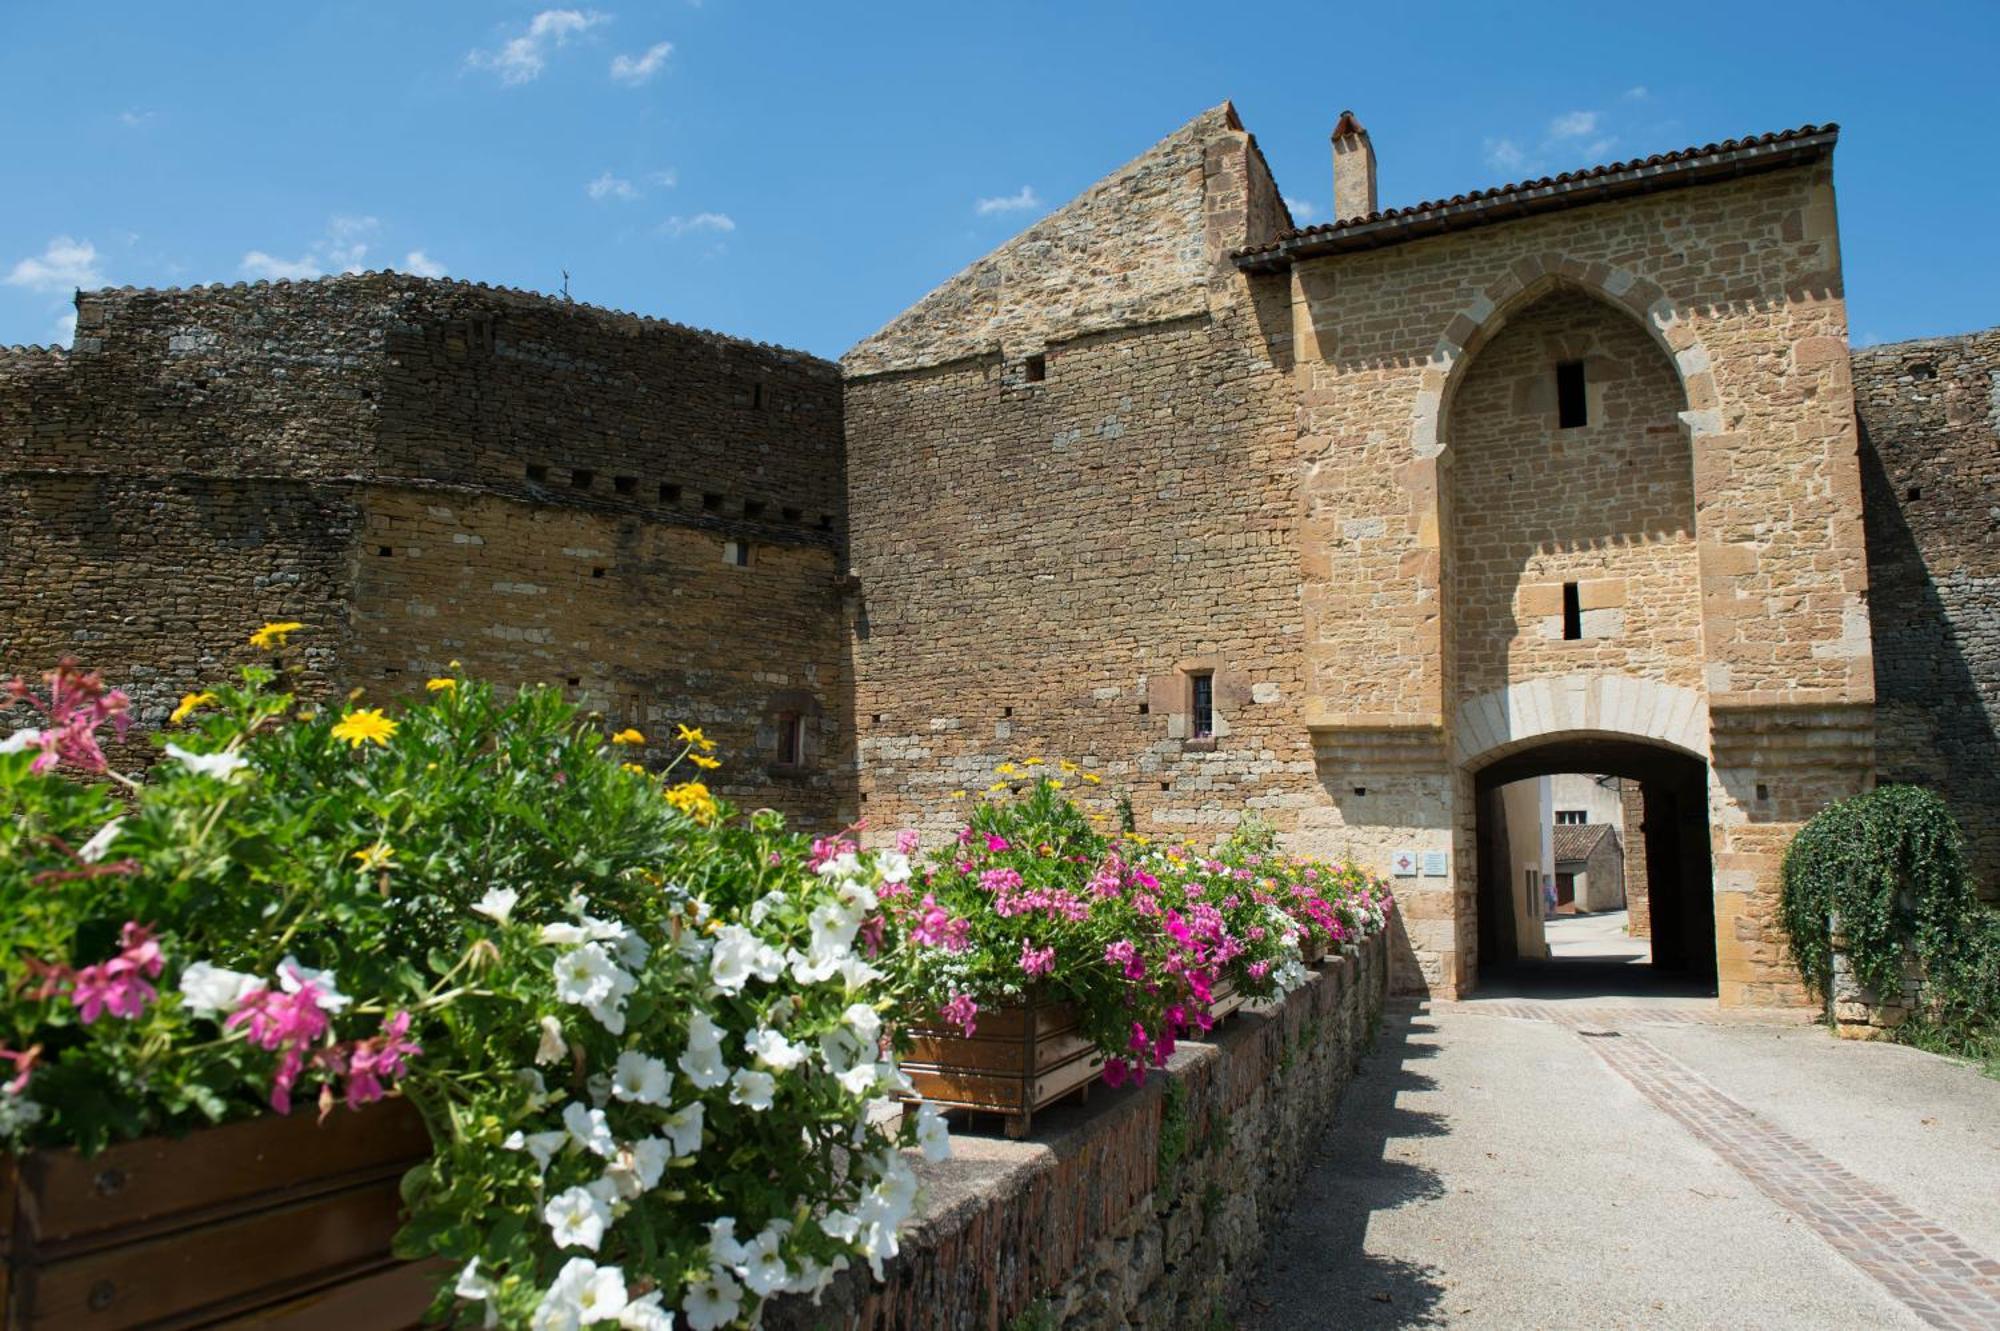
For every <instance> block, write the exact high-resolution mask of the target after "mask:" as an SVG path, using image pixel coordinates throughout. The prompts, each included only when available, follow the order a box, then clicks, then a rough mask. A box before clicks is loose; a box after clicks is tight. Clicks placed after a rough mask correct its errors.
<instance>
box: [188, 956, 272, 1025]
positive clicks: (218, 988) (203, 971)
mask: <svg viewBox="0 0 2000 1331" xmlns="http://www.w3.org/2000/svg"><path fill="white" fill-rule="evenodd" d="M263 987H264V982H263V981H262V980H260V979H258V978H257V977H256V976H254V975H245V974H243V972H241V971H229V970H224V969H223V968H222V967H220V966H211V965H209V964H208V963H207V962H205V961H197V962H195V963H194V964H193V965H191V966H189V967H188V968H187V969H186V970H184V971H182V972H181V1004H182V1006H184V1007H186V1008H187V1009H188V1010H189V1011H190V1012H199V1013H201V1014H202V1015H203V1016H212V1015H214V1014H215V1013H218V1012H234V1011H235V1010H236V1005H237V1004H239V1003H241V1002H242V1001H243V998H244V995H246V994H248V993H249V992H250V991H251V990H253V989H261V988H263Z"/></svg>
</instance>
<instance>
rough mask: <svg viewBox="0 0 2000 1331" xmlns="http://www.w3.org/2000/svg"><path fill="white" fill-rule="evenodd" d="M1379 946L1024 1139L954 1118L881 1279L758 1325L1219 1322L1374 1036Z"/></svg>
mask: <svg viewBox="0 0 2000 1331" xmlns="http://www.w3.org/2000/svg"><path fill="white" fill-rule="evenodd" d="M1385 939H1386V935H1385V934H1377V935H1376V936H1375V937H1374V938H1372V939H1370V940H1368V941H1367V942H1366V943H1364V944H1361V945H1360V946H1358V947H1353V948H1349V949H1347V950H1346V951H1345V953H1344V954H1343V955H1341V956H1339V957H1336V958H1334V959H1331V960H1329V961H1327V962H1324V963H1322V965H1321V966H1319V967H1318V968H1316V969H1315V971H1314V973H1313V975H1312V977H1311V978H1310V979H1309V980H1308V982H1307V983H1306V984H1305V986H1303V987H1302V988H1301V989H1299V990H1298V991H1296V992H1295V993H1293V994H1291V995H1290V996H1289V997H1287V998H1286V999H1284V1000H1282V1001H1280V1002H1277V1003H1272V1004H1268V1005H1261V1006H1253V1007H1250V1008H1246V1009H1244V1010H1243V1011H1241V1012H1239V1013H1237V1014H1236V1015H1235V1016H1234V1017H1233V1018H1231V1019H1230V1020H1228V1021H1227V1022H1224V1023H1223V1024H1221V1025H1220V1026H1218V1027H1217V1028H1216V1030H1215V1032H1214V1033H1213V1037H1212V1039H1210V1040H1208V1041H1204V1042H1192V1041H1191V1042H1186V1043H1183V1044H1182V1045H1181V1046H1180V1048H1179V1049H1178V1050H1177V1051H1176V1052H1175V1054H1174V1056H1173V1058H1172V1059H1171V1060H1170V1061H1169V1063H1168V1065H1167V1068H1166V1070H1165V1071H1164V1073H1155V1074H1154V1075H1153V1076H1151V1077H1149V1078H1148V1079H1147V1082H1146V1084H1145V1085H1144V1086H1127V1087H1124V1088H1121V1089H1118V1090H1112V1089H1110V1088H1108V1087H1106V1086H1104V1085H1102V1084H1099V1085H1097V1086H1094V1087H1092V1088H1091V1090H1090V1092H1089V1095H1088V1097H1087V1099H1086V1100H1084V1101H1082V1102H1078V1101H1077V1100H1075V1099H1072V1100H1070V1101H1068V1102H1065V1103H1064V1104H1062V1105H1059V1106H1056V1107H1054V1108H1051V1109H1048V1110H1045V1111H1043V1112H1042V1113H1039V1114H1037V1115H1036V1116H1035V1131H1034V1135H1033V1136H1032V1137H1031V1138H1029V1139H1027V1140H1024V1141H1009V1140H1007V1139H1005V1138H1004V1137H1002V1136H1000V1135H999V1130H998V1127H997V1124H995V1123H993V1121H991V1120H989V1121H988V1123H989V1126H988V1127H987V1129H986V1131H983V1132H972V1131H954V1133H953V1136H952V1157H951V1158H950V1159H949V1160H945V1161H942V1162H939V1163H937V1164H928V1163H925V1164H920V1165H919V1167H918V1174H919V1178H920V1180H921V1183H922V1188H923V1193H922V1198H921V1201H920V1209H919V1212H918V1215H917V1218H916V1220H915V1221H914V1222H913V1223H912V1225H911V1227H910V1228H909V1229H908V1230H907V1231H905V1233H904V1235H903V1239H902V1252H901V1254H900V1255H899V1256H897V1257H895V1258H894V1259H892V1260H890V1261H889V1262H887V1263H885V1267H884V1276H885V1279H884V1280H883V1282H882V1283H880V1284H877V1283H876V1282H875V1281H874V1280H873V1279H871V1278H870V1276H869V1273H868V1272H867V1271H866V1270H865V1269H858V1270H854V1271H849V1272H848V1273H846V1275H844V1276H843V1277H842V1278H841V1279H839V1280H838V1281H836V1282H835V1284H834V1285H833V1287H832V1288H831V1289H829V1290H828V1291H827V1292H826V1294H825V1295H824V1296H823V1298H822V1300H821V1302H820V1303H819V1304H817V1305H815V1304H814V1303H812V1302H811V1301H810V1300H807V1299H803V1298H786V1299H780V1300H777V1301H775V1302H773V1303H772V1304H770V1305H769V1306H768V1307H767V1309H766V1312H765V1315H764V1325H765V1326H766V1327H767V1328H774V1329H775V1331H805V1329H806V1328H813V1329H814V1331H818V1329H820V1328H841V1329H842V1331H890V1328H895V1329H896V1331H918V1329H919V1328H922V1329H930V1328H936V1329H937V1331H943V1329H944V1328H952V1329H953V1331H959V1329H960V1328H990V1329H991V1331H1004V1329H1005V1328H1007V1327H1009V1326H1010V1325H1022V1324H1032V1325H1036V1326H1050V1327H1057V1326H1062V1327H1069V1326H1078V1327H1098V1326H1103V1327H1114V1326H1124V1325H1126V1324H1127V1323H1128V1322H1140V1323H1143V1324H1144V1325H1147V1326H1172V1325H1183V1324H1185V1325H1189V1326H1201V1327H1206V1326H1208V1325H1211V1319H1212V1317H1214V1316H1218V1315H1220V1316H1224V1317H1227V1315H1228V1314H1229V1313H1230V1312H1231V1311H1233V1310H1234V1309H1235V1308H1236V1305H1237V1304H1238V1302H1239V1301H1240V1299H1241V1298H1242V1296H1243V1295H1244V1293H1245V1292H1246V1290H1247V1286H1248V1277H1249V1276H1250V1274H1251V1273H1252V1271H1253V1270H1254V1268H1255V1264H1256V1261H1257V1259H1258V1257H1259V1255H1260V1254H1261V1253H1262V1251H1263V1248H1264V1243H1265V1239H1266V1237H1267V1235H1268V1229H1269V1226H1270V1224H1271V1222H1272V1221H1273V1219H1274V1218H1275V1217H1276V1215H1277V1214H1278V1212H1279V1210H1280V1209H1281V1208H1282V1207H1283V1206H1284V1205H1285V1204H1286V1203H1287V1202H1288V1201H1289V1200H1290V1198H1291V1195H1292V1193H1293V1191H1294V1190H1295V1189H1296V1186H1297V1184H1298V1182H1299V1180H1300V1178H1301V1177H1302V1176H1303V1174H1304V1172H1305V1168H1306V1165H1307V1163H1308V1161H1309V1160H1310V1159H1311V1158H1312V1157H1313V1155H1314V1154H1316V1152H1317V1150H1318V1148H1319V1145H1320V1143H1321V1141H1322V1138H1323V1133H1324V1131H1325V1129H1326V1128H1327V1126H1328V1124H1329V1123H1330V1122H1331V1120H1332V1117H1333V1113H1334V1110H1335V1109H1336V1107H1337V1106H1338V1104H1339V1098H1340V1094H1341V1092H1342V1090H1343V1089H1344V1088H1345V1086H1346V1084H1347V1082H1348V1081H1349V1080H1350V1079H1351V1077H1352V1074H1353V1070H1354V1066H1355V1063H1356V1061H1357V1060H1358V1058H1359V1057H1360V1054H1361V1052H1362V1050H1363V1049H1364V1048H1365V1047H1366V1045H1367V1044H1368V1043H1369V1042H1370V1041H1371V1040H1372V1039H1373V1035H1374V1031H1375V1026H1376V1023H1377V1021H1378V1020H1379V1018H1380V1016H1381V1012H1382V1005H1383V1001H1384V996H1385V994H1386V990H1387V978H1388V964H1387V945H1386V941H1385ZM954 1126H955V1127H956V1126H957V1125H954ZM989 1133H990V1134H991V1135H988V1134H989ZM1163 1136H1164V1139H1165V1149H1163ZM1016 1319H1023V1320H1022V1321H1020V1322H1017V1321H1016Z"/></svg>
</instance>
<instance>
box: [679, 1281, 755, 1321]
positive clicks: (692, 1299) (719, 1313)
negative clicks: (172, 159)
mask: <svg viewBox="0 0 2000 1331" xmlns="http://www.w3.org/2000/svg"><path fill="white" fill-rule="evenodd" d="M742 1306H743V1287H742V1286H741V1285H739V1284H737V1283H736V1277H735V1276H732V1275H730V1274H729V1272H727V1271H725V1270H723V1269H722V1268H721V1267H719V1266H717V1267H712V1268H710V1270H709V1273H708V1275H707V1276H705V1277H703V1278H702V1279H700V1280H697V1281H694V1282H693V1283H692V1284H690V1285H689V1286H688V1287H687V1293H686V1294H685V1295H683V1296H682V1298H681V1311H682V1312H683V1313H685V1314H686V1315H687V1322H688V1325H689V1326H690V1327H692V1328H693V1329H694V1331H716V1328H718V1327H723V1326H727V1325H729V1324H730V1323H731V1322H733V1321H735V1320H736V1314H737V1312H738V1310H740V1309H741V1308H742Z"/></svg>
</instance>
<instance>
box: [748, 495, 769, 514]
mask: <svg viewBox="0 0 2000 1331" xmlns="http://www.w3.org/2000/svg"><path fill="white" fill-rule="evenodd" d="M767 507H768V505H766V504H765V502H764V501H763V500H761V499H746V500H744V501H743V516H744V517H746V518H761V517H763V516H764V510H765V509H766V508H767Z"/></svg>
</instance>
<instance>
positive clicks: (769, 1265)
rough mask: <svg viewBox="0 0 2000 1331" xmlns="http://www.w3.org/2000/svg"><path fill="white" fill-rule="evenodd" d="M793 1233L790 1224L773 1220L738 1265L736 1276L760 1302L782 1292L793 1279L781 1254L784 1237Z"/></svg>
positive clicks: (749, 1245)
mask: <svg viewBox="0 0 2000 1331" xmlns="http://www.w3.org/2000/svg"><path fill="white" fill-rule="evenodd" d="M791 1232H792V1226H791V1222H790V1221H786V1220H773V1221H772V1222H771V1223H770V1224H768V1225H766V1226H764V1231H763V1232H762V1233H761V1234H759V1235H758V1236H757V1237H756V1238H754V1239H752V1240H751V1241H750V1242H749V1243H748V1244H746V1245H745V1246H744V1249H743V1259H742V1261H741V1262H739V1263H738V1264H737V1274H739V1275H740V1276H742V1277H743V1283H744V1285H745V1286H746V1287H748V1288H749V1290H750V1292H751V1293H752V1294H755V1295H756V1296H757V1297H758V1298H760V1299H768V1298H770V1297H771V1296H772V1295H773V1294H776V1293H777V1292H778V1291H780V1290H782V1289H783V1288H784V1287H785V1285H786V1283H787V1282H789V1281H790V1280H791V1278H792V1273H791V1271H790V1269H789V1268H787V1267H786V1266H785V1260H784V1258H783V1257H782V1256H781V1255H780V1251H779V1250H780V1248H781V1247H782V1246H783V1244H784V1241H785V1236H786V1235H787V1234H789V1233H791Z"/></svg>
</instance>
